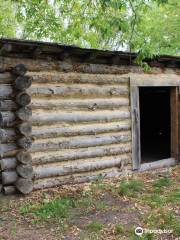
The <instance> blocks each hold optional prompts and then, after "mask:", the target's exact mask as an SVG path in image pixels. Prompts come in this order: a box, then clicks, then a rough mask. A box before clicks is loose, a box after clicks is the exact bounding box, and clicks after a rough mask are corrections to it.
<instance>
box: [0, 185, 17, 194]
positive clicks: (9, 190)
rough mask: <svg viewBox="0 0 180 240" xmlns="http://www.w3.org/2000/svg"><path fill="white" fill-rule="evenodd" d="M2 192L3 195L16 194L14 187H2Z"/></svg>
mask: <svg viewBox="0 0 180 240" xmlns="http://www.w3.org/2000/svg"><path fill="white" fill-rule="evenodd" d="M3 190H4V194H5V195H12V194H14V193H16V188H15V187H14V186H4V187H3Z"/></svg>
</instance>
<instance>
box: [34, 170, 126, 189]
mask: <svg viewBox="0 0 180 240" xmlns="http://www.w3.org/2000/svg"><path fill="white" fill-rule="evenodd" d="M120 175H122V172H121V171H119V169H117V168H110V169H103V170H98V171H93V172H86V173H80V174H78V173H75V174H72V175H67V176H60V177H55V178H52V177H51V178H42V179H37V180H35V182H34V188H33V189H34V190H38V189H45V188H50V187H56V186H61V185H65V184H75V183H84V182H89V181H93V180H96V179H98V178H99V176H101V177H102V178H112V177H119V176H120Z"/></svg>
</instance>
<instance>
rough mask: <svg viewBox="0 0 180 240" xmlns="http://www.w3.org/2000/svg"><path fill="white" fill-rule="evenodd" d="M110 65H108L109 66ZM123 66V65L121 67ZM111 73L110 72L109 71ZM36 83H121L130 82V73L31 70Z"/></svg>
mask: <svg viewBox="0 0 180 240" xmlns="http://www.w3.org/2000/svg"><path fill="white" fill-rule="evenodd" d="M107 67H108V66H107ZM120 68H121V67H120ZM109 73H110V72H109ZM29 74H30V75H31V76H33V81H34V82H35V83H86V84H87V83H90V84H93V83H95V84H98V85H102V84H121V83H128V82H129V76H128V75H122V76H120V75H114V74H108V75H104V74H86V73H77V72H74V73H62V72H57V71H56V72H43V71H41V72H40V73H38V72H31V73H29Z"/></svg>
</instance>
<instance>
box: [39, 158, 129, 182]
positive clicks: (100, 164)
mask: <svg viewBox="0 0 180 240" xmlns="http://www.w3.org/2000/svg"><path fill="white" fill-rule="evenodd" d="M126 160H129V158H128V157H127V156H123V155H122V156H118V157H117V156H116V157H113V158H112V157H109V158H108V157H106V158H103V159H100V158H98V159H97V160H94V159H93V160H92V159H91V161H90V160H88V161H87V162H82V163H80V164H75V165H68V164H67V165H66V166H55V167H51V166H45V167H44V166H40V167H37V168H34V174H35V179H39V178H48V177H55V176H63V175H68V174H73V173H81V172H89V171H95V170H101V169H106V168H112V167H118V168H120V167H121V163H122V161H126Z"/></svg>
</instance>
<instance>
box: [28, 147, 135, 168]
mask: <svg viewBox="0 0 180 240" xmlns="http://www.w3.org/2000/svg"><path fill="white" fill-rule="evenodd" d="M130 151H131V144H130V143H121V144H114V145H110V146H107V145H105V146H98V147H88V148H85V149H76V150H74V149H68V150H66V151H65V150H59V151H56V152H54V151H53V152H49V153H48V154H47V153H46V152H40V153H34V154H32V163H33V165H41V164H46V163H54V162H57V163H58V162H63V161H72V160H77V159H86V158H93V157H104V156H114V155H118V154H123V153H130Z"/></svg>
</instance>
